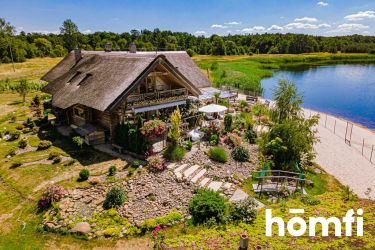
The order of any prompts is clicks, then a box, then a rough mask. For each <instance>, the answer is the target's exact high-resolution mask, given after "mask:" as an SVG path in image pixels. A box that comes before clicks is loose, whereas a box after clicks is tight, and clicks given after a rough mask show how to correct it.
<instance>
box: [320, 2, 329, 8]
mask: <svg viewBox="0 0 375 250" xmlns="http://www.w3.org/2000/svg"><path fill="white" fill-rule="evenodd" d="M317 5H319V6H323V7H326V6H328V3H326V2H318V3H317Z"/></svg>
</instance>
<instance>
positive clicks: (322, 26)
mask: <svg viewBox="0 0 375 250" xmlns="http://www.w3.org/2000/svg"><path fill="white" fill-rule="evenodd" d="M318 26H319V28H323V29H324V28H331V27H332V26H331V25H330V24H328V23H321V24H319V25H318Z"/></svg>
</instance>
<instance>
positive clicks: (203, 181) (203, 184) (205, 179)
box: [199, 178, 211, 187]
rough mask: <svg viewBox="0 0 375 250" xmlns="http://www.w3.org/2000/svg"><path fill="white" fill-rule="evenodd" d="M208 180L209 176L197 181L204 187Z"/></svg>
mask: <svg viewBox="0 0 375 250" xmlns="http://www.w3.org/2000/svg"><path fill="white" fill-rule="evenodd" d="M210 180H211V179H210V178H203V180H202V181H201V182H200V183H199V186H201V187H205V186H206V185H207V183H208V182H209V181H210Z"/></svg>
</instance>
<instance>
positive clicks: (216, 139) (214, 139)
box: [210, 134, 219, 145]
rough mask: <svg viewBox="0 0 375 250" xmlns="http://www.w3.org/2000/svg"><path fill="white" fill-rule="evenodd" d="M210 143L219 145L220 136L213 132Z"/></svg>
mask: <svg viewBox="0 0 375 250" xmlns="http://www.w3.org/2000/svg"><path fill="white" fill-rule="evenodd" d="M210 143H211V145H217V144H219V136H218V135H217V134H213V135H211V137H210Z"/></svg>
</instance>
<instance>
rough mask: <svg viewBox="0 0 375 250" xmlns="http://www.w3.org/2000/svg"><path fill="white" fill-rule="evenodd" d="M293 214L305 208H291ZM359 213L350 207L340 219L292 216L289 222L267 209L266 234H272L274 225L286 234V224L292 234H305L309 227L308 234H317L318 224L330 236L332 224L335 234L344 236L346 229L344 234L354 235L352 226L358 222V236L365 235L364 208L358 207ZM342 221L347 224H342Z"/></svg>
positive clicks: (282, 233) (302, 212)
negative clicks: (306, 218)
mask: <svg viewBox="0 0 375 250" xmlns="http://www.w3.org/2000/svg"><path fill="white" fill-rule="evenodd" d="M289 213H291V214H304V213H305V210H304V209H290V210H289ZM357 215H358V216H355V213H354V210H353V209H350V210H349V211H348V212H347V213H346V215H345V216H344V217H343V218H342V219H341V220H340V219H339V218H337V217H330V218H328V219H326V218H324V217H310V218H309V221H308V223H306V221H305V219H304V218H302V217H299V216H295V217H293V218H291V219H290V220H289V221H288V222H287V223H285V221H284V220H283V219H282V218H280V217H272V209H266V236H272V226H273V225H275V226H277V227H278V235H279V236H285V225H286V228H287V230H288V232H289V234H290V235H292V236H303V235H305V233H306V231H307V227H308V228H309V234H308V236H316V228H317V226H318V225H320V226H321V229H322V236H329V235H328V234H329V228H330V226H333V227H334V232H335V233H334V235H335V236H338V237H339V236H342V231H343V230H344V231H345V234H344V236H352V234H353V233H352V226H353V224H354V223H356V225H357V226H356V228H357V232H356V236H363V217H361V216H362V215H363V210H362V209H358V210H357ZM342 223H344V224H345V225H344V226H342Z"/></svg>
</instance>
